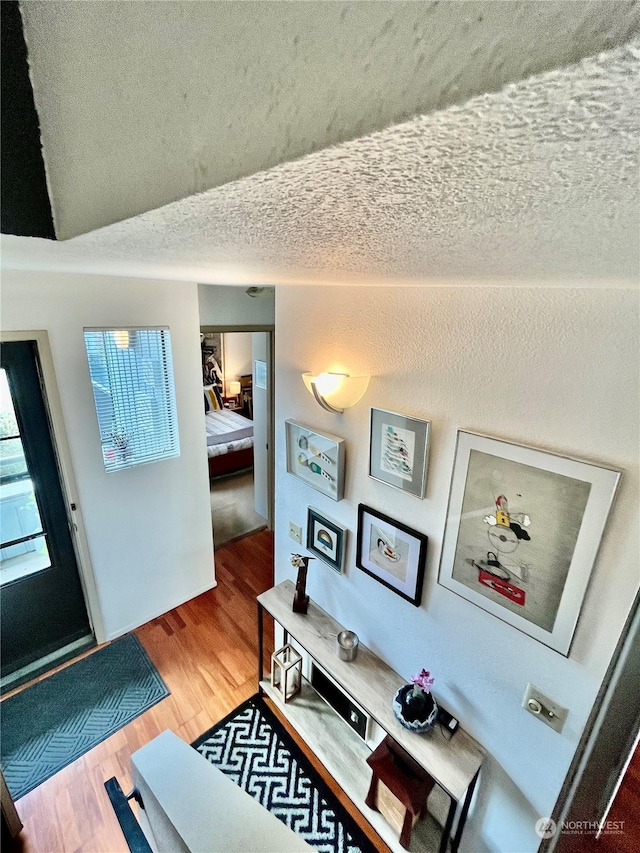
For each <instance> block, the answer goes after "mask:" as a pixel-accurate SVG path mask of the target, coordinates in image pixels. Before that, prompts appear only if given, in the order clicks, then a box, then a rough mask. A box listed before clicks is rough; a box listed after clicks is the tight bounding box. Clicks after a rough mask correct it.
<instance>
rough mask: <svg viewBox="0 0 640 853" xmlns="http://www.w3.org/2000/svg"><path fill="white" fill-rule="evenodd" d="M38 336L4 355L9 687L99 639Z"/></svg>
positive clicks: (1, 485)
mask: <svg viewBox="0 0 640 853" xmlns="http://www.w3.org/2000/svg"><path fill="white" fill-rule="evenodd" d="M41 375H42V372H41V369H40V363H39V358H38V348H37V344H36V342H35V341H29V340H27V341H11V342H3V343H2V348H1V354H0V519H1V522H2V528H1V542H0V545H1V547H0V586H1V591H0V610H1V619H2V624H1V642H2V669H1V677H2V685H3V687H9V686H15V685H16V684H18V683H20V682H21V681H25V680H27V679H29V678H31V677H33V676H34V675H36V674H38V673H39V672H42V671H44V670H46V669H48V668H50V667H52V666H54V665H55V664H57V663H60V662H61V660H62V659H64V658H68V657H70V656H72V655H75V654H77V653H78V651H79V650H81V649H83V648H86V647H88V646H90V645H94V644H95V638H94V635H93V631H92V629H91V625H90V622H89V616H88V612H87V607H86V603H85V599H84V594H83V589H82V584H81V581H80V574H79V570H78V563H77V559H76V553H75V549H74V543H73V539H72V535H71V521H70V517H69V514H68V511H67V502H66V500H65V497H64V491H63V486H62V481H61V478H60V473H59V470H58V462H57V454H56V450H55V446H54V441H53V436H52V432H51V428H50V421H49V413H48V409H47V406H46V403H45V396H44V391H43V386H42V382H41Z"/></svg>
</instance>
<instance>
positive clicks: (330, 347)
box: [275, 284, 640, 853]
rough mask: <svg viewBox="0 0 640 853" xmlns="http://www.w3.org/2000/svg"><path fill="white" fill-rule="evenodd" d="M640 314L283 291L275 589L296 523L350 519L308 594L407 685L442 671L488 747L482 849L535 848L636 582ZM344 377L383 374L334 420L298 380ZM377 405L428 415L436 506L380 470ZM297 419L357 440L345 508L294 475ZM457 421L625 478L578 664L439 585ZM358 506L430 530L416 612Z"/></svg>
mask: <svg viewBox="0 0 640 853" xmlns="http://www.w3.org/2000/svg"><path fill="white" fill-rule="evenodd" d="M638 307H639V306H638V294H637V291H635V292H634V291H625V290H619V291H613V290H611V291H595V290H563V289H553V290H551V289H527V288H519V287H515V286H514V287H508V286H505V285H504V284H503V285H502V286H501V287H500V288H489V287H478V288H472V289H468V288H457V287H451V288H436V287H424V288H397V287H393V288H391V287H390V288H376V289H368V290H363V289H361V288H350V287H349V288H348V287H344V288H325V289H323V288H312V287H306V288H304V289H295V288H287V287H282V288H278V291H277V299H276V324H277V329H278V330H280V334H278V335H277V336H276V359H275V364H276V524H275V530H276V580H277V581H281V580H283V579H284V578H285V577H291V578H293V577H294V574H295V570H294V569H292V567H291V566H290V564H289V554H290V553H291V551H293V550H294V549H295V544H294V543H293V542H292V541H291V540H290V539H288V538H287V523H288V521H289V520H290V519H291V520H293V521H295V522H296V523H297V524H300V525H306V508H307V506H308V505H309V504H312V505H314V506H316V507H318V508H319V509H320V510H321V511H322V510H324V511H325V512H326V513H327V514H328V515H329V516H331V517H333V518H335V519H336V520H337V521H339V522H342V523H344V524H345V525H346V526H347V528H348V529H349V531H350V537H349V545H348V553H347V570H346V573H345V574H344V575H342V576H336V575H335V573H334V572H333V571H331V569H329V568H328V567H326V566H324V565H323V564H322V563H321V562H314V563H312V564H311V565H312V569H311V571H310V573H309V584H308V587H309V592H310V594H311V596H312V598H313V599H314V600H316V601H317V602H318V603H319V604H320V605H321V606H322V607H324V608H325V609H326V610H328V611H329V612H330V613H331V614H332V615H333V616H334V617H335V618H337V619H338V621H340V622H341V623H343V624H345V625H346V626H347V627H349V628H352V629H354V630H355V631H356V632H357V633H358V634H359V635H360V637H361V639H362V641H363V642H364V643H365V644H366V645H368V646H369V647H370V648H372V649H373V650H374V651H376V652H377V653H378V654H380V655H381V656H382V657H383V658H384V659H385V660H386V661H387V662H388V663H389V664H390V665H391V666H393V667H394V668H395V669H396V670H397V671H398V672H399V673H400V674H401V675H403V676H404V677H407V678H408V677H409V676H411V675H412V674H414V673H415V672H418V671H419V670H420V669H421V668H422V667H423V666H424V667H426V668H427V669H430V670H431V671H432V672H433V673H434V674H435V678H436V683H435V689H434V692H435V695H436V696H437V697H438V698H440V700H441V701H442V704H443V705H444V706H445V707H447V708H448V709H449V710H451V711H452V713H453V714H454V715H456V716H458V717H459V718H460V720H461V723H462V725H463V726H464V727H465V728H466V729H467V730H468V731H469V732H470V733H471V734H472V735H473V736H474V737H476V738H477V740H478V741H479V742H480V743H481V744H482V745H483V746H484V747H485V748H486V749H487V751H488V759H487V761H486V764H485V765H484V768H483V771H482V775H481V780H480V786H479V794H478V797H477V800H476V802H475V805H474V808H473V811H472V814H471V816H470V819H469V822H468V824H467V828H466V830H465V835H464V838H463V843H462V846H461V849H462V851H468V853H470V851H473V853H481V851H485V850H491V851H503V853H514V851H518V853H528V851H534V850H536V849H537V848H538V845H539V841H540V839H539V838H538V837H537V835H536V834H535V832H534V823H535V821H536V820H537V819H538V817H540V816H546V815H548V814H550V812H551V809H552V807H553V805H554V802H555V799H556V797H557V794H558V792H559V790H560V787H561V785H562V782H563V779H564V777H565V775H566V772H567V769H568V767H569V764H570V761H571V758H572V756H573V753H574V751H575V748H576V745H577V743H578V740H579V738H580V734H581V732H582V729H583V727H584V724H585V722H586V719H587V716H588V714H589V711H590V708H591V706H592V704H593V702H594V700H595V697H596V693H597V690H598V687H599V685H600V682H601V680H602V677H603V675H604V672H605V669H606V666H607V663H608V661H609V659H610V657H611V654H612V652H613V649H614V646H615V642H616V639H617V638H618V636H619V634H620V631H621V628H622V625H623V623H624V620H625V617H626V615H627V612H628V609H629V607H630V604H631V601H632V600H633V596H634V593H635V591H636V589H637V587H638V580H639V578H638V562H637V559H638V558H637V543H638V440H639V435H638V423H639V402H638V389H639V385H640V383H639V381H638V379H639V376H638V363H639V361H638V340H639V331H640V330H639V322H638V319H639V318H638V314H639V310H638ZM285 330H291V331H290V333H287V332H286V331H285ZM340 368H342V369H344V370H345V371H346V372H349V373H353V374H359V373H370V374H371V377H372V378H371V383H370V386H369V389H368V391H367V393H366V395H365V397H364V398H363V400H362V401H361V402H360V403H359V404H358V405H357V406H355V407H354V408H352V409H349V410H347V411H346V412H345V413H344V414H343V415H332V414H330V413H327V412H325V411H323V410H322V409H320V408H319V407H318V406H317V404H316V403H315V402H314V400H313V398H312V397H311V396H310V395H309V393H308V392H307V391H306V389H305V388H304V385H303V382H302V379H301V378H300V373H301V372H302V371H303V370H311V371H313V372H317V371H320V370H323V369H324V370H331V369H340ZM370 406H377V407H380V408H386V409H390V410H392V411H399V412H406V413H407V414H410V415H415V416H417V417H422V418H427V419H430V420H431V421H432V439H431V456H430V464H429V471H428V482H427V494H426V497H425V499H424V500H422V501H420V500H417V499H416V498H414V497H412V496H410V495H406V494H403V493H401V492H399V491H397V490H395V489H392V488H390V487H389V486H386V485H385V484H382V483H379V482H376V481H374V480H371V479H370V478H369V477H368V476H367V470H368V441H369V438H368V418H369V407H370ZM287 417H292V418H295V419H298V420H301V421H302V422H304V423H308V424H309V425H310V426H313V427H315V428H317V429H319V430H326V431H329V432H333V433H335V434H337V435H339V436H341V437H343V438H344V439H346V441H347V445H346V488H345V499H344V500H343V501H341V502H339V503H335V502H334V501H331V500H329V499H328V498H326V497H325V496H324V495H322V494H320V493H319V492H317V491H315V490H313V489H311V488H309V487H308V486H306V485H305V484H304V483H302V482H301V481H299V480H298V479H296V478H295V477H293V476H292V475H290V474H287V473H286V468H285V446H284V424H283V422H284V419H285V418H287ZM458 428H463V429H468V430H472V431H476V432H482V433H486V434H488V435H492V436H497V437H503V438H506V439H510V440H512V441H515V442H520V443H523V444H530V445H532V446H535V447H540V448H544V449H548V450H551V451H555V452H558V453H561V454H567V455H572V456H575V457H578V458H583V459H587V460H593V461H598V462H602V463H604V464H608V465H610V466H612V467H619V468H621V469H624V474H623V478H622V483H621V488H620V491H619V494H618V499H617V501H616V505H615V507H614V510H613V512H612V515H611V518H610V523H609V524H608V526H607V530H606V533H605V536H604V540H603V544H602V549H601V553H600V556H599V559H598V561H597V563H596V567H595V570H594V573H593V576H592V581H591V584H590V587H589V590H588V593H587V596H586V599H585V602H584V606H583V608H582V614H581V617H580V620H579V623H578V627H577V631H576V634H575V639H574V643H573V647H572V650H571V654H570V656H569V658H565V657H563V656H561V655H560V654H558V653H556V652H554V651H552V650H550V649H549V648H547V647H546V646H543V645H542V644H540V643H538V642H536V641H535V640H533V639H532V638H530V637H528V636H527V635H525V634H523V633H521V632H519V631H517V630H515V629H514V628H512V627H510V626H509V625H507V624H505V623H503V622H501V621H500V620H498V619H497V618H495V617H494V616H492V615H490V614H489V613H487V612H485V611H484V610H481V609H480V608H477V607H475V606H474V605H472V604H470V603H469V602H467V601H465V600H464V599H462V598H460V597H458V596H456V595H455V594H453V593H451V592H449V591H448V590H446V589H444V588H443V587H441V586H439V585H438V584H437V573H438V562H439V556H440V546H441V540H442V535H443V528H444V521H445V513H446V506H447V498H448V490H449V481H450V475H451V468H452V463H453V453H454V444H455V439H456V430H457V429H458ZM359 502H363V503H366V504H368V505H370V506H372V507H374V508H377V509H379V510H381V511H382V512H385V513H387V514H389V515H391V516H392V517H395V518H398V519H400V520H402V521H404V522H405V523H407V524H409V525H410V526H412V527H414V528H416V529H417V530H420V531H422V532H423V533H425V534H427V535H428V537H429V546H428V554H427V568H426V574H425V588H424V593H423V598H422V604H421V606H420V607H419V608H416V607H413V606H412V605H411V604H409V603H407V602H405V601H404V600H402V599H401V598H399V597H398V596H397V595H395V594H394V593H393V592H391V591H389V590H387V589H386V588H384V587H383V586H381V585H380V584H378V583H377V582H376V581H375V580H373V579H372V578H370V577H369V576H367V575H365V574H364V573H363V572H360V571H359V570H358V569H357V568H355V561H354V556H355V536H356V526H357V505H358V503H359ZM529 681H530V682H532V683H534V684H535V685H537V686H538V687H540V688H541V689H542V690H544V691H545V692H547V693H548V694H550V695H551V696H552V697H553V698H554V699H556V700H557V701H558V702H559V703H561V704H563V705H565V706H566V707H568V708H569V711H570V713H569V717H568V719H567V722H566V724H565V728H564V731H563V732H562V734H557V733H556V732H554V731H552V730H551V729H550V728H548V727H546V726H545V725H544V724H543V723H541V722H540V721H538V720H536V719H535V718H534V717H532V716H531V715H529V714H527V713H526V712H525V711H524V710H522V709H521V707H520V704H521V701H522V696H523V694H524V690H525V686H526V684H527V682H529ZM390 700H391V697H390Z"/></svg>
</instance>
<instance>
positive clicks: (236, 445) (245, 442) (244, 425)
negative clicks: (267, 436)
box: [204, 409, 253, 477]
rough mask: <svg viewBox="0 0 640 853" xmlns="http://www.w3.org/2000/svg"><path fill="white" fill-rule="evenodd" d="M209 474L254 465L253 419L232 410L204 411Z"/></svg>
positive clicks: (218, 474)
mask: <svg viewBox="0 0 640 853" xmlns="http://www.w3.org/2000/svg"><path fill="white" fill-rule="evenodd" d="M204 419H205V429H206V432H207V456H208V459H209V477H219V476H220V475H221V474H230V473H231V472H233V471H239V470H240V469H242V468H249V467H251V465H253V422H252V421H250V420H249V419H248V418H245V417H243V416H242V415H239V414H238V413H237V412H234V411H232V410H231V409H219V410H217V411H209V412H206V414H205V416H204Z"/></svg>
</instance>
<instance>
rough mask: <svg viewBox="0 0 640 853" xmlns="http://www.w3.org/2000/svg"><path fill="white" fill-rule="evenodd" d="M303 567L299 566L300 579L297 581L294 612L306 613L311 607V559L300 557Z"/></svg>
mask: <svg viewBox="0 0 640 853" xmlns="http://www.w3.org/2000/svg"><path fill="white" fill-rule="evenodd" d="M299 559H300V563H301V565H300V566H298V579H297V580H296V592H295V595H294V597H293V612H294V613H306V612H307V607H308V606H309V596H308V595H307V589H306V587H307V568H308V566H309V559H310V558H309V557H300V558H299Z"/></svg>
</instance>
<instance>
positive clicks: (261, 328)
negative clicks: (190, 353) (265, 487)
mask: <svg viewBox="0 0 640 853" xmlns="http://www.w3.org/2000/svg"><path fill="white" fill-rule="evenodd" d="M275 328H276V327H275V326H274V325H273V324H265V323H262V324H260V323H250V324H245V325H241V324H236V323H234V324H233V325H227V326H214V325H211V324H210V323H200V331H201V332H203V333H204V334H206V333H208V332H220V333H221V334H223V335H224V334H228V333H233V332H266V334H267V335H269V353H270V357H269V377H268V380H267V381H268V384H269V402H270V409H271V412H270V419H269V429H268V433H269V437H270V442H269V454H268V475H269V518H268V519H267V526H268V528H269V530H273V526H274V521H275V447H274V444H275V393H274V387H273V378H274V375H275V370H274V365H273V354H274V352H275V349H274V345H275ZM251 370H252V372H253V364H252V365H251Z"/></svg>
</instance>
